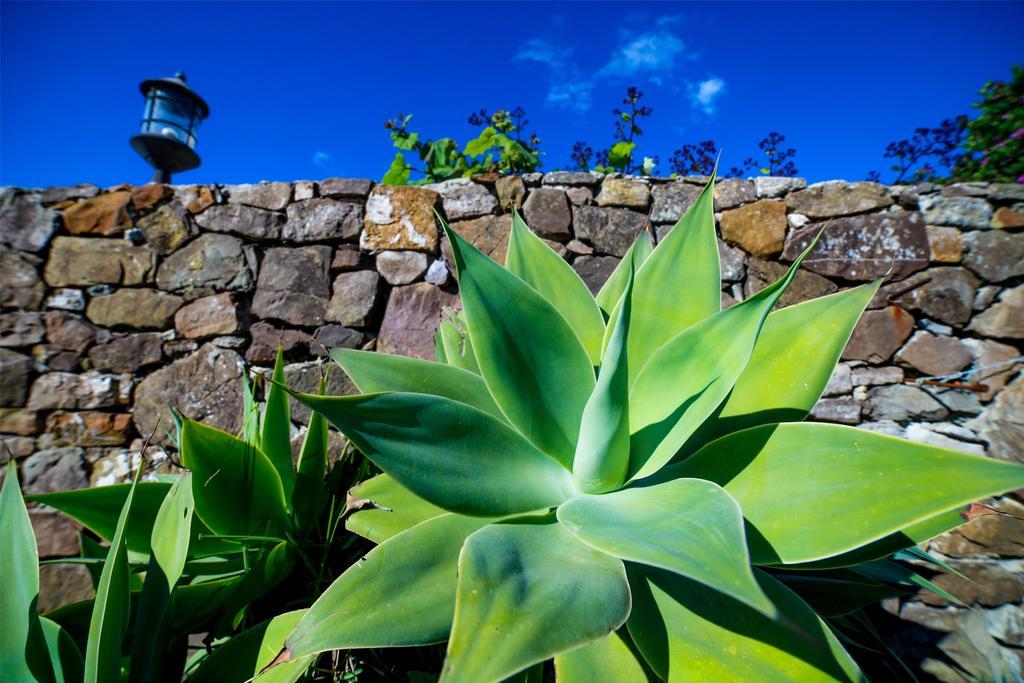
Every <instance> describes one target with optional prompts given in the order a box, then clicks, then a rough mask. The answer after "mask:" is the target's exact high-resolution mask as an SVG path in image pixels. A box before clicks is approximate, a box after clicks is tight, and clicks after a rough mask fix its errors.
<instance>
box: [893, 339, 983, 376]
mask: <svg viewBox="0 0 1024 683" xmlns="http://www.w3.org/2000/svg"><path fill="white" fill-rule="evenodd" d="M971 360H972V357H971V351H970V349H969V348H967V347H966V346H964V345H963V344H962V343H960V340H959V339H957V338H956V337H940V336H936V335H934V334H932V333H931V332H924V331H920V332H915V333H914V336H913V337H911V338H910V341H908V342H907V343H906V344H905V345H904V346H903V348H902V349H900V351H899V353H897V354H896V362H897V363H900V364H902V365H906V366H909V367H912V368H914V369H915V370H917V371H918V372H920V373H922V374H924V375H930V376H934V377H942V376H945V375H950V374H952V373H954V372H958V371H960V370H963V369H964V368H966V367H967V366H968V365H970V364H971Z"/></svg>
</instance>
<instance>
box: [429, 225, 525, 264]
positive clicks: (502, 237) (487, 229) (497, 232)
mask: <svg viewBox="0 0 1024 683" xmlns="http://www.w3.org/2000/svg"><path fill="white" fill-rule="evenodd" d="M451 228H452V230H454V231H455V232H457V233H458V234H459V235H461V236H462V238H463V239H464V240H466V241H467V242H469V243H470V244H472V245H473V246H474V247H476V248H477V249H479V250H480V251H482V252H483V253H485V254H487V255H488V256H490V257H491V258H492V259H494V260H495V261H497V262H498V263H500V264H502V265H504V263H505V256H507V255H508V236H509V232H510V231H511V229H512V216H510V215H508V214H505V215H503V216H484V217H482V218H473V219H470V220H468V221H458V222H456V223H452V224H451ZM441 252H442V253H443V254H444V257H445V262H446V263H447V264H448V268H449V269H450V270H454V267H455V264H454V260H453V259H452V254H451V245H450V244H448V238H447V237H443V238H442V239H441Z"/></svg>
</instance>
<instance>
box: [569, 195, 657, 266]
mask: <svg viewBox="0 0 1024 683" xmlns="http://www.w3.org/2000/svg"><path fill="white" fill-rule="evenodd" d="M573 223H574V225H575V227H576V237H577V238H579V239H582V240H587V241H589V242H590V243H591V244H593V245H594V249H595V250H596V251H597V252H599V253H601V254H610V255H611V256H618V257H620V258H621V257H622V256H625V255H626V252H627V251H629V247H630V246H631V245H632V244H633V241H634V240H635V239H636V236H637V234H639V233H640V231H641V230H643V229H644V226H646V225H647V216H645V215H644V214H642V213H638V212H636V211H630V210H629V209H613V208H598V207H596V206H581V207H578V208H575V209H573Z"/></svg>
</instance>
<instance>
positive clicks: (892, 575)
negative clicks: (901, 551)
mask: <svg viewBox="0 0 1024 683" xmlns="http://www.w3.org/2000/svg"><path fill="white" fill-rule="evenodd" d="M851 571H852V572H854V573H856V574H859V575H861V576H866V577H868V578H869V579H875V580H876V581H882V582H888V583H892V584H896V585H898V586H905V587H907V588H924V589H925V590H927V591H930V592H932V593H934V594H935V595H938V596H939V597H940V598H942V599H943V600H947V601H949V602H951V603H953V604H954V605H958V606H960V607H966V606H967V605H965V604H964V603H963V602H961V601H960V598H958V597H956V596H955V595H953V594H952V593H950V592H949V591H947V590H945V589H944V588H942V587H941V586H939V585H938V584H936V583H934V582H932V581H929V580H928V579H926V578H924V577H923V576H921V575H920V574H918V573H917V572H915V571H914V570H913V569H910V568H909V567H904V566H903V565H901V564H899V563H898V562H893V561H891V560H879V561H878V562H869V563H868V564H863V565H861V566H859V567H854V568H853V569H852V570H851Z"/></svg>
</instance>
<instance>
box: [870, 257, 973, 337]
mask: <svg viewBox="0 0 1024 683" xmlns="http://www.w3.org/2000/svg"><path fill="white" fill-rule="evenodd" d="M977 287H978V279H977V278H975V277H974V276H973V275H972V274H971V273H970V272H969V271H967V270H964V269H963V268H949V267H946V268H931V269H929V270H927V271H925V272H923V273H917V274H916V275H914V276H913V277H911V278H909V279H908V280H906V281H904V282H898V283H896V284H894V285H891V286H888V287H886V288H884V289H885V290H886V293H885V294H883V297H885V298H887V297H886V294H888V293H889V292H892V291H896V292H902V294H899V295H898V296H897V297H895V301H896V302H898V303H900V304H901V305H903V306H906V307H907V308H909V309H911V310H914V311H920V312H921V313H924V314H925V315H927V316H928V317H929V318H932V319H933V320H938V321H941V322H943V323H946V324H948V325H956V326H958V327H959V326H961V325H963V324H964V323H966V322H967V321H968V320H970V318H971V313H972V312H973V304H974V294H975V291H976V290H977ZM883 297H878V298H883Z"/></svg>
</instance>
